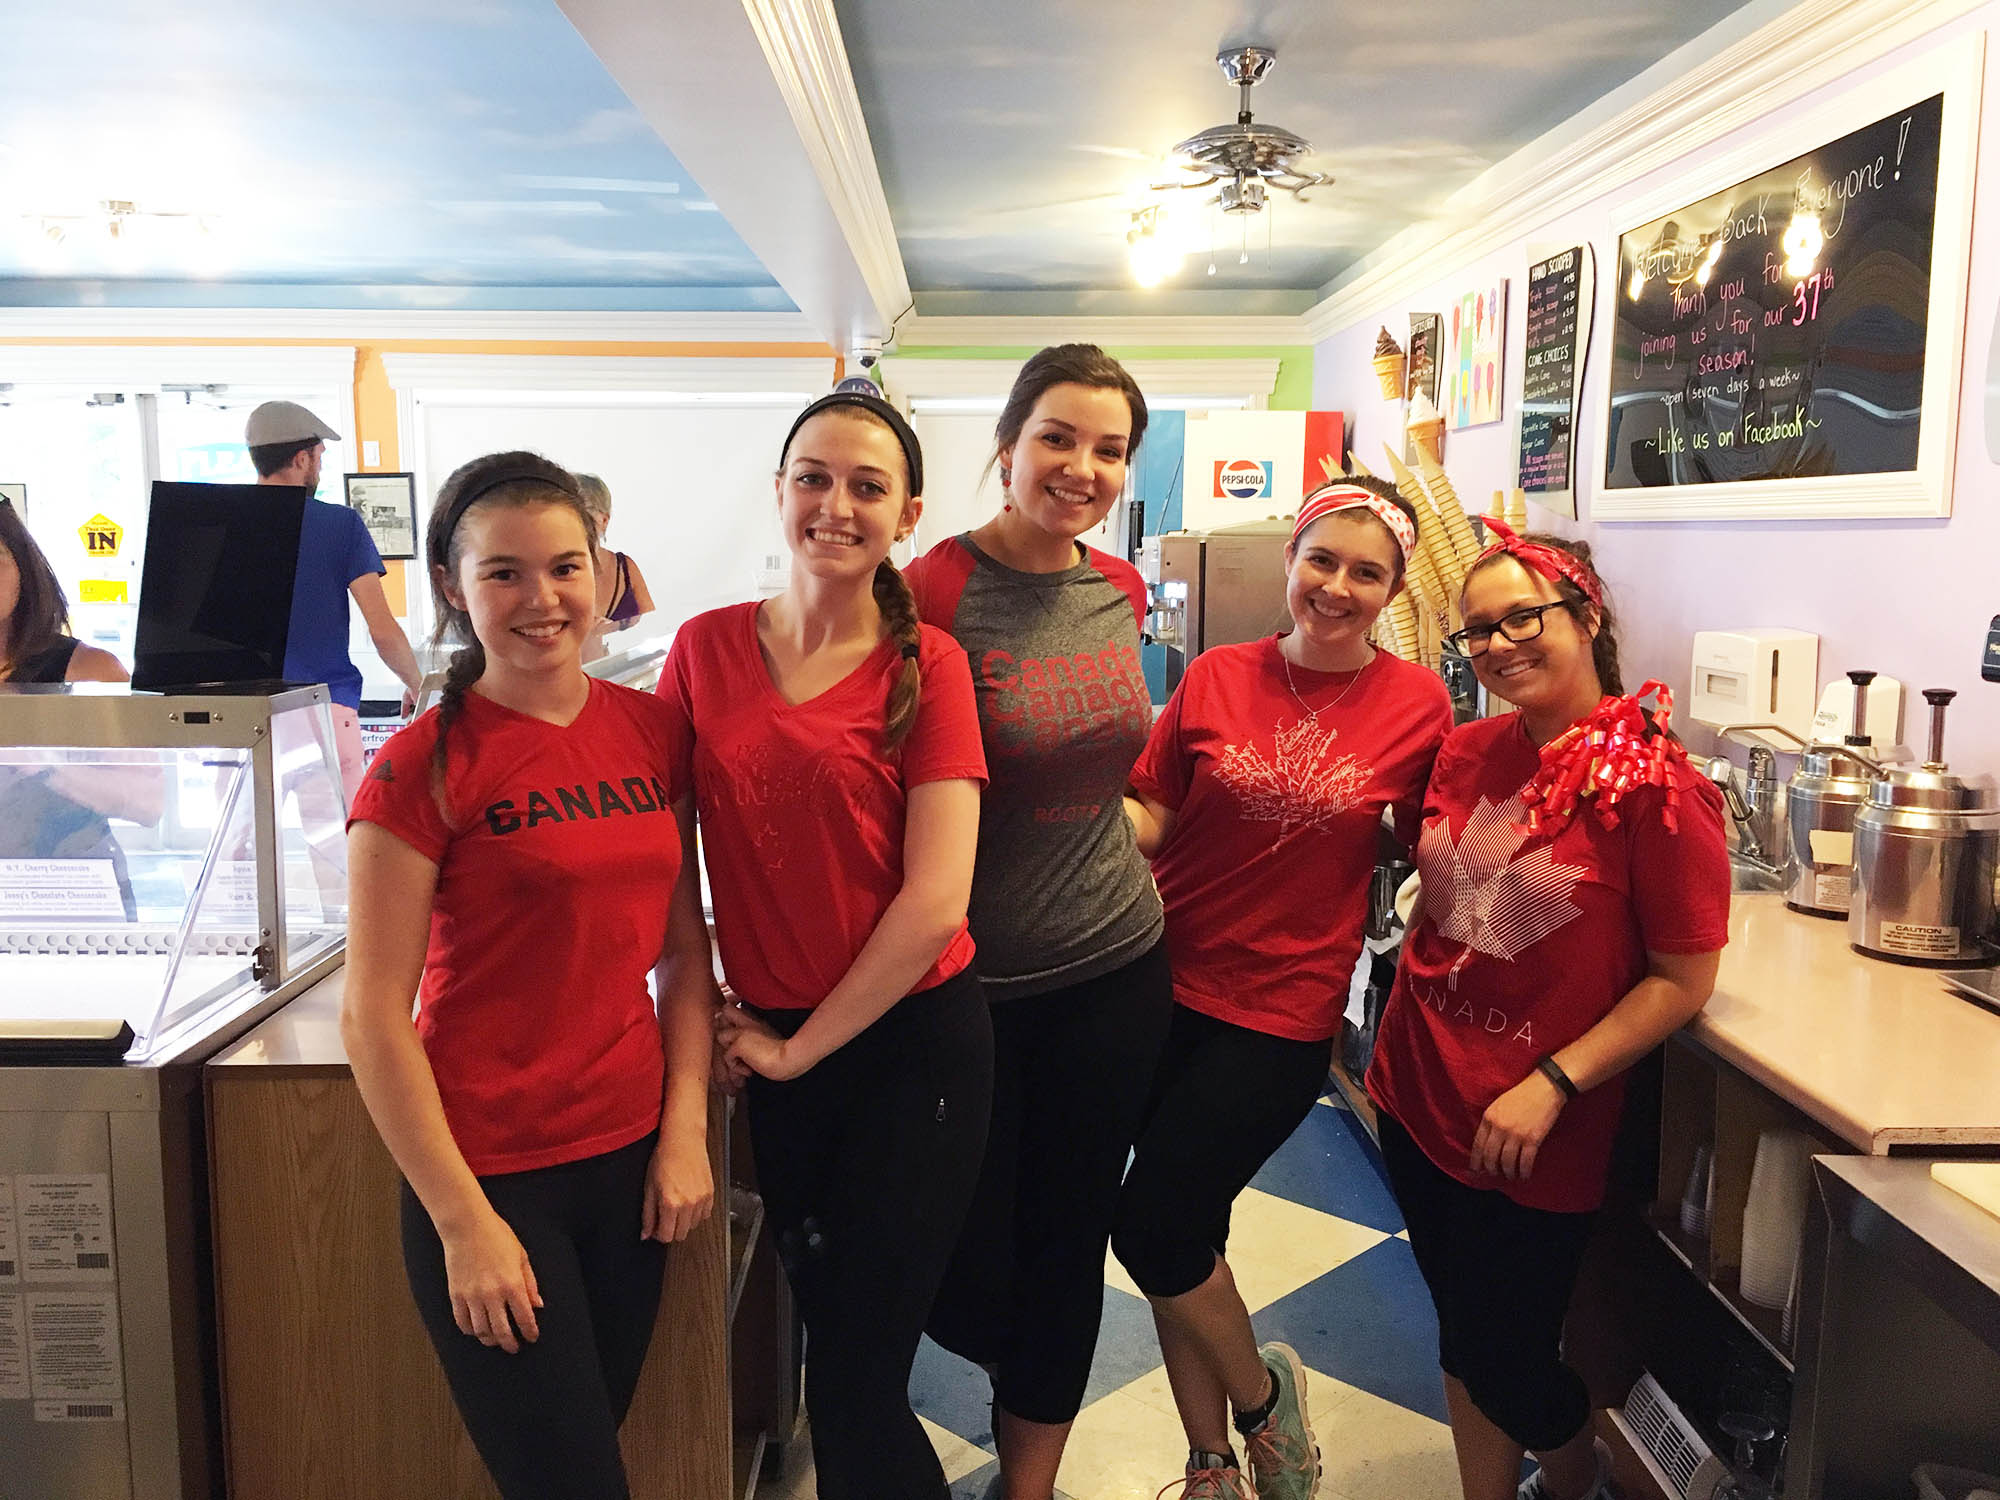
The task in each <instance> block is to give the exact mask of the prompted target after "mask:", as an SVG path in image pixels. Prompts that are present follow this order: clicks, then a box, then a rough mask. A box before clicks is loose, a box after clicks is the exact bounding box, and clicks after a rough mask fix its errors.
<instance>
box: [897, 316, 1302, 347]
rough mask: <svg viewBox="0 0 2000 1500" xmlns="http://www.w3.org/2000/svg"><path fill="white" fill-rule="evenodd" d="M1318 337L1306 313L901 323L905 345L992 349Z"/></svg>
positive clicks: (1258, 342) (900, 341)
mask: <svg viewBox="0 0 2000 1500" xmlns="http://www.w3.org/2000/svg"><path fill="white" fill-rule="evenodd" d="M1313 342H1314V339H1313V335H1312V334H1311V332H1310V331H1308V329H1307V328H1306V321H1305V319H1304V318H1302V317H1295V316H1294V317H1272V316H1270V315H1268V314H1264V315H1258V316H1254V317H1242V318H1230V317H1213V316H1202V317H1180V318H1176V317H1100V318H1088V317H1076V318H1067V317H1041V316H1022V317H990V318H988V317H925V316H924V315H923V314H921V313H916V314H912V315H911V316H910V317H907V318H905V319H903V321H902V322H901V323H900V324H898V325H897V329H896V344H897V346H898V347H900V348H906V349H915V348H926V349H929V348H953V347H959V348H965V347H971V348H980V347H985V348H992V347H994V346H998V345H1013V346H1016V347H1019V348H1024V349H1040V348H1043V347H1045V346H1047V345H1049V344H1069V343H1090V344H1099V345H1102V346H1103V347H1105V348H1113V347H1117V348H1126V349H1135V348H1136V349H1146V348H1165V347H1176V346H1177V347H1181V348H1189V349H1214V348H1232V347H1250V348H1256V347H1260V346H1268V345H1278V344H1301V345H1307V346H1310V345H1311V344H1312V343H1313Z"/></svg>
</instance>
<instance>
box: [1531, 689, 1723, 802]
mask: <svg viewBox="0 0 2000 1500" xmlns="http://www.w3.org/2000/svg"><path fill="white" fill-rule="evenodd" d="M1648 694H1651V695H1652V696H1653V697H1654V698H1655V700H1656V701H1657V703H1658V707H1656V708H1646V707H1644V706H1642V705H1641V704H1640V702H1639V700H1640V699H1641V698H1644V697H1646V696H1647V695H1648ZM1673 716H1674V695H1673V690H1672V689H1671V688H1669V687H1668V686H1667V685H1666V684H1665V683H1663V682H1659V681H1655V680H1652V679H1648V680H1647V681H1646V682H1645V683H1643V684H1641V686H1640V688H1639V691H1638V692H1636V693H1632V694H1630V695H1629V696H1627V697H1623V698H1606V699H1605V700H1604V701H1603V702H1602V703H1600V704H1598V705H1597V707H1596V708H1594V709H1592V710H1591V712H1590V713H1589V714H1588V715H1586V716H1585V717H1584V718H1581V719H1579V720H1577V721H1576V723H1574V724H1572V725H1570V727H1569V728H1568V729H1565V730H1564V731H1563V732H1562V733H1561V734H1560V735H1558V736H1557V737H1556V738H1555V739H1553V740H1551V741H1549V743H1548V744H1546V745H1544V746H1542V764H1541V768H1540V769H1539V770H1537V771H1536V772H1535V774H1534V777H1533V779H1532V780H1530V781H1529V782H1528V784H1527V786H1526V787H1524V788H1523V789H1522V791H1521V802H1522V804H1523V806H1525V807H1526V808H1527V810H1528V815H1527V829H1528V832H1529V833H1537V832H1540V831H1541V830H1542V829H1543V828H1557V829H1559V828H1561V827H1562V825H1563V824H1564V823H1566V822H1568V821H1569V819H1570V817H1571V816H1572V815H1573V814H1574V813H1575V812H1576V810H1577V808H1578V807H1579V806H1581V805H1582V799H1583V798H1585V797H1590V798H1594V799H1595V801H1594V803H1593V805H1594V806H1595V807H1596V809H1597V815H1598V818H1599V819H1600V820H1601V821H1602V822H1603V824H1604V826H1605V827H1606V828H1616V827H1617V826H1618V813H1617V807H1618V804H1619V803H1620V802H1621V801H1623V800H1624V798H1625V796H1626V794H1627V793H1629V792H1631V791H1632V790H1633V788H1635V787H1642V786H1657V787H1664V788H1665V789H1666V804H1665V806H1664V807H1663V808H1662V810H1661V813H1662V816H1663V817H1664V819H1665V821H1666V825H1667V831H1668V832H1669V833H1672V832H1675V831H1677V830H1678V829H1679V827H1680V821H1679V818H1678V816H1677V813H1676V809H1677V808H1678V806H1679V804H1680V788H1679V786H1677V785H1676V784H1675V780H1674V777H1673V775H1672V772H1671V769H1670V768H1671V767H1673V766H1676V765H1683V766H1684V765H1686V764H1687V758H1688V756H1687V751H1686V749H1685V748H1683V746H1682V745H1681V743H1680V741H1678V740H1676V739H1675V738H1674V737H1673V736H1672V735H1671V734H1669V733H1668V732H1667V729H1668V725H1669V724H1670V723H1671V722H1672V720H1673Z"/></svg>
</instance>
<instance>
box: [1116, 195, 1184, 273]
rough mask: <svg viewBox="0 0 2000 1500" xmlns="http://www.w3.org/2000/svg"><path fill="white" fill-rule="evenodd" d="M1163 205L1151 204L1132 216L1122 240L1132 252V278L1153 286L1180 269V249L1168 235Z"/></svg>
mask: <svg viewBox="0 0 2000 1500" xmlns="http://www.w3.org/2000/svg"><path fill="white" fill-rule="evenodd" d="M1161 207H1162V205H1160V204H1157V203H1154V204H1151V205H1149V206H1147V207H1145V208H1142V209H1140V210H1139V211H1138V212H1137V213H1135V214H1133V215H1132V227H1131V228H1129V229H1127V230H1126V231H1125V242H1126V244H1128V245H1129V246H1131V251H1132V279H1133V280H1134V281H1136V282H1138V283H1139V285H1140V286H1143V287H1156V286H1158V285H1159V284H1160V283H1161V282H1163V281H1165V280H1166V279H1167V278H1168V277H1169V276H1171V275H1173V274H1174V272H1176V271H1178V270H1179V269H1180V268H1181V252H1180V251H1179V250H1177V249H1176V248H1174V246H1173V244H1172V243H1171V242H1170V241H1169V240H1168V238H1167V229H1166V219H1165V215H1164V214H1163V213H1162V212H1161Z"/></svg>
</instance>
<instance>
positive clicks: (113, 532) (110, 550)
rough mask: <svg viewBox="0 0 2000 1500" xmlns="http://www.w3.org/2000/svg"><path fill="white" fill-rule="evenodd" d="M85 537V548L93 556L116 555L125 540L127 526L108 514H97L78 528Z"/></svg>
mask: <svg viewBox="0 0 2000 1500" xmlns="http://www.w3.org/2000/svg"><path fill="white" fill-rule="evenodd" d="M76 534H77V535H78V536H80V537H82V538H83V550H84V551H85V552H88V553H89V554H90V555H91V556H92V557H116V556H117V555H118V547H119V544H120V543H121V542H123V541H124V540H125V528H124V527H123V526H120V525H119V524H118V523H117V522H116V521H114V520H112V519H111V517H109V516H107V515H102V514H100V515H95V516H92V517H91V518H90V519H89V520H88V521H85V522H84V523H83V524H82V525H81V526H79V527H77V528H76Z"/></svg>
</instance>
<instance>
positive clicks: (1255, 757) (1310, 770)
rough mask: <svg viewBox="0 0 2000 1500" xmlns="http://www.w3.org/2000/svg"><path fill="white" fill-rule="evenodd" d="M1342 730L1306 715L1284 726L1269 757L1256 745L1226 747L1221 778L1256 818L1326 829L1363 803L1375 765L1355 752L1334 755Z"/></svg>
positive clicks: (1283, 829) (1281, 825)
mask: <svg viewBox="0 0 2000 1500" xmlns="http://www.w3.org/2000/svg"><path fill="white" fill-rule="evenodd" d="M1338 738H1340V732H1339V731H1338V730H1336V729H1334V728H1333V727H1332V726H1331V725H1328V726H1327V727H1325V728H1321V727H1320V726H1319V725H1318V724H1316V723H1314V722H1313V721H1312V720H1311V719H1301V720H1300V721H1299V722H1298V723H1296V724H1294V725H1292V726H1291V727H1290V728H1289V729H1280V730H1279V731H1278V732H1277V735H1276V736H1275V738H1274V740H1273V743H1272V751H1273V756H1272V759H1270V760H1266V759H1265V758H1264V757H1263V756H1262V755H1261V754H1260V753H1258V750H1257V747H1256V746H1254V745H1231V746H1230V747H1229V748H1228V749H1227V750H1225V751H1223V752H1222V760H1221V762H1220V763H1219V764H1218V765H1217V767H1216V772H1215V774H1216V779H1217V780H1219V781H1221V782H1222V784H1223V785H1224V786H1226V787H1228V788H1229V789H1230V790H1231V791H1232V792H1234V793H1235V794H1236V798H1237V803H1238V805H1239V807H1240V809H1241V812H1242V816H1243V817H1244V818H1246V819H1248V820H1249V821H1251V822H1253V823H1276V824H1277V825H1278V831H1279V832H1280V833H1289V832H1291V830H1292V829H1293V828H1321V827H1324V826H1325V825H1327V824H1328V823H1331V822H1332V821H1333V820H1334V819H1335V818H1336V817H1338V816H1339V815H1340V814H1342V813H1344V812H1346V811H1348V810H1349V809H1350V808H1353V807H1357V806H1359V805H1360V803H1361V800H1362V798H1363V797H1365V796H1366V795H1367V792H1368V785H1369V783H1370V782H1372V781H1373V780H1374V779H1375V770H1374V768H1373V767H1372V766H1366V765H1363V764H1362V763H1361V761H1360V760H1359V759H1358V758H1357V757H1355V756H1352V755H1340V756H1335V755H1334V754H1333V753H1332V751H1333V742H1334V741H1335V740H1337V739H1338Z"/></svg>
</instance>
